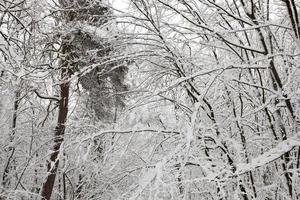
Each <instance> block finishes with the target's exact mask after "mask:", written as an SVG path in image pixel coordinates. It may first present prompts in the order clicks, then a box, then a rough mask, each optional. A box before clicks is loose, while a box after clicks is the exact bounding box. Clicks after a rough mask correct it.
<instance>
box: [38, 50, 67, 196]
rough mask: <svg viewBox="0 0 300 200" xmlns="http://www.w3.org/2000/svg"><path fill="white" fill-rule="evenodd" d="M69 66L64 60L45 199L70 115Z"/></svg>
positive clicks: (50, 187)
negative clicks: (67, 79)
mask: <svg viewBox="0 0 300 200" xmlns="http://www.w3.org/2000/svg"><path fill="white" fill-rule="evenodd" d="M62 49H63V53H66V52H68V51H67V49H68V47H67V46H65V47H63V48H62ZM68 66H69V64H68V62H67V61H64V63H63V64H62V66H61V68H62V69H61V79H62V82H63V83H61V84H60V101H59V110H58V120H57V126H56V128H55V132H54V145H53V151H52V153H51V156H50V161H49V162H48V175H47V178H46V181H45V183H44V184H43V186H42V188H41V196H42V197H43V199H45V200H50V198H51V194H52V191H53V186H54V182H55V177H56V174H57V169H58V164H59V154H60V147H61V144H62V142H63V141H64V134H65V127H66V125H65V123H66V121H67V116H68V102H69V89H70V84H69V82H68V81H66V82H64V80H65V79H66V78H68V77H69V73H70V72H69V69H68Z"/></svg>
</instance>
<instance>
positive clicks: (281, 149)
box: [235, 137, 300, 176]
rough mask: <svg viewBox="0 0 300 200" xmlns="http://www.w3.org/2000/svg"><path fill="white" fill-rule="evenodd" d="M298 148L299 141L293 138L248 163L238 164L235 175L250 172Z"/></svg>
mask: <svg viewBox="0 0 300 200" xmlns="http://www.w3.org/2000/svg"><path fill="white" fill-rule="evenodd" d="M297 146H300V139H299V138H296V137H293V138H290V139H288V140H285V141H282V142H280V143H279V144H278V145H277V146H276V147H274V148H273V149H271V150H269V151H268V152H266V153H264V154H262V155H260V156H258V157H256V158H254V159H252V161H251V162H250V163H240V164H238V165H237V170H236V173H235V175H237V176H238V175H241V174H244V173H247V172H249V171H252V170H254V169H256V168H258V167H262V166H264V165H266V164H268V163H270V162H273V161H275V160H276V159H278V158H280V157H281V156H282V155H283V154H285V153H287V152H289V151H291V150H292V149H293V148H294V147H297Z"/></svg>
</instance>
